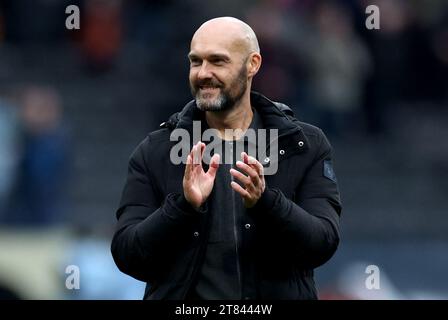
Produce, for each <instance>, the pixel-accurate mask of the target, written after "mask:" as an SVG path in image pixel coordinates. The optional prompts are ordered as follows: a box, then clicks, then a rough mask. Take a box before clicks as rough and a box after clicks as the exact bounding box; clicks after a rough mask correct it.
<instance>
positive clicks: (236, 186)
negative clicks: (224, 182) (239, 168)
mask: <svg viewBox="0 0 448 320" xmlns="http://www.w3.org/2000/svg"><path fill="white" fill-rule="evenodd" d="M230 186H231V187H232V189H233V190H235V191H236V192H238V193H239V194H240V195H241V196H242V197H243V198H244V199H250V194H249V192H247V191H246V190H245V189H244V188H243V187H241V186H240V185H239V184H238V183H236V182H235V181H232V182H231V183H230Z"/></svg>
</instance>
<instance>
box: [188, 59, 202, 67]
mask: <svg viewBox="0 0 448 320" xmlns="http://www.w3.org/2000/svg"><path fill="white" fill-rule="evenodd" d="M190 64H191V65H192V66H194V67H196V66H200V65H201V60H196V59H194V60H191V61H190Z"/></svg>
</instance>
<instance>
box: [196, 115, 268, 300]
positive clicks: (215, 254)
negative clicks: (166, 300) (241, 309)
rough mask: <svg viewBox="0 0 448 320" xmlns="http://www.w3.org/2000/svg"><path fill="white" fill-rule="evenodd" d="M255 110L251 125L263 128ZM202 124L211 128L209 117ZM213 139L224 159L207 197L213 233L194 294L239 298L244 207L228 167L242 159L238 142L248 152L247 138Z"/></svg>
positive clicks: (220, 298)
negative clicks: (207, 121)
mask: <svg viewBox="0 0 448 320" xmlns="http://www.w3.org/2000/svg"><path fill="white" fill-rule="evenodd" d="M252 111H253V113H254V116H253V119H252V122H251V124H250V128H252V129H259V128H262V123H261V118H260V116H259V115H258V114H257V112H256V111H255V109H252ZM203 128H204V130H205V129H207V128H209V127H208V126H207V123H206V121H203ZM213 143H221V149H222V154H221V163H220V166H219V168H218V172H217V174H216V178H215V183H214V187H213V191H212V193H211V194H210V196H209V199H208V201H207V202H208V207H209V211H208V212H209V214H210V215H211V217H210V219H211V223H210V233H209V238H208V243H207V248H206V252H205V257H204V261H203V263H202V265H201V269H200V272H199V277H198V281H197V283H196V286H195V287H194V289H193V292H192V296H191V297H192V298H193V299H206V300H224V299H229V300H239V299H241V298H242V296H241V295H242V293H241V281H242V271H241V267H240V259H241V257H240V249H239V248H240V246H241V230H242V224H241V217H242V216H243V215H244V214H245V208H244V204H243V201H242V198H241V196H240V195H239V194H238V193H237V192H235V191H233V189H232V187H231V186H230V183H231V181H232V179H233V177H232V175H231V174H230V172H229V171H230V169H231V168H232V167H233V168H235V169H237V168H236V166H235V163H236V161H238V160H241V154H236V153H237V152H236V151H238V150H239V149H238V148H237V143H240V144H241V143H244V149H245V151H246V152H247V150H248V142H247V139H244V137H242V138H241V139H239V140H238V141H224V140H221V139H219V140H218V141H216V142H213ZM249 143H250V142H249ZM226 144H227V146H226ZM238 153H239V152H238ZM223 159H228V161H226V162H227V163H224V161H223ZM237 170H238V169H237Z"/></svg>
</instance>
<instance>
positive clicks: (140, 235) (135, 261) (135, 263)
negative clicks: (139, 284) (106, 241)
mask: <svg viewBox="0 0 448 320" xmlns="http://www.w3.org/2000/svg"><path fill="white" fill-rule="evenodd" d="M150 154H151V149H150V138H149V137H147V138H146V139H145V140H143V141H142V143H140V145H139V146H138V147H137V148H136V149H135V150H134V152H133V153H132V155H131V157H130V160H129V166H128V175H127V180H126V184H125V186H124V189H123V193H122V196H121V201H120V205H119V208H118V210H117V212H116V216H117V220H118V221H117V225H116V230H115V233H114V236H113V239H112V244H111V252H112V256H113V258H114V261H115V263H116V265H117V267H118V268H119V269H120V270H121V271H122V272H124V273H126V274H128V275H130V276H132V277H134V278H136V279H138V280H141V281H146V282H151V281H153V280H154V279H156V278H157V274H158V273H159V272H160V271H161V270H163V269H164V266H165V265H166V260H167V259H168V258H169V257H170V256H171V258H172V256H173V255H175V254H176V253H175V250H174V249H175V247H176V246H178V245H179V244H180V243H182V242H185V239H183V238H182V234H185V229H186V228H187V227H188V225H189V222H190V221H191V220H192V219H193V218H194V216H195V215H197V214H199V212H198V211H196V210H194V209H193V207H192V206H190V204H189V203H188V202H187V201H186V200H185V198H184V196H183V195H182V194H175V193H172V194H168V195H167V196H166V197H165V198H162V197H161V194H160V189H159V188H158V187H157V185H156V184H155V179H154V175H153V172H154V171H153V170H152V169H151V168H150V167H149V166H148V164H149V163H150V162H149V161H150V160H149V159H147V157H148V156H149V155H150Z"/></svg>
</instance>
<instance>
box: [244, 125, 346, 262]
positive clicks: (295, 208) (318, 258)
mask: <svg viewBox="0 0 448 320" xmlns="http://www.w3.org/2000/svg"><path fill="white" fill-rule="evenodd" d="M319 132H320V134H321V137H320V143H319V147H318V151H317V153H316V157H315V158H314V161H313V163H312V164H311V166H310V168H309V169H308V170H307V172H306V175H305V177H304V178H303V180H302V182H301V183H300V185H299V186H298V187H297V190H296V196H295V201H292V200H290V199H288V198H287V197H286V196H285V195H284V194H283V193H282V192H281V191H280V190H278V189H274V188H269V187H267V188H266V189H265V192H264V193H263V195H262V196H261V198H260V199H259V201H258V202H257V204H256V205H255V207H254V208H253V210H251V211H253V213H252V216H253V217H254V218H255V217H256V216H257V215H262V216H263V219H267V221H269V225H270V226H271V227H272V228H276V231H277V232H276V234H278V235H281V236H280V237H281V240H280V243H281V245H282V247H287V248H291V254H292V255H293V257H294V259H295V260H296V261H297V264H298V265H299V266H301V267H303V268H316V267H318V266H320V265H322V264H323V263H325V262H326V261H328V260H329V259H330V258H331V257H332V256H333V254H334V252H335V251H336V249H337V247H338V244H339V217H340V214H341V202H340V195H339V191H338V185H337V182H336V177H335V175H334V173H333V169H332V166H331V161H332V148H331V146H330V143H329V142H328V140H327V138H326V137H325V135H324V134H323V132H322V131H319ZM325 170H327V171H325Z"/></svg>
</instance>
